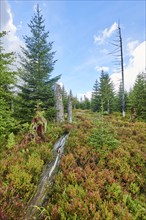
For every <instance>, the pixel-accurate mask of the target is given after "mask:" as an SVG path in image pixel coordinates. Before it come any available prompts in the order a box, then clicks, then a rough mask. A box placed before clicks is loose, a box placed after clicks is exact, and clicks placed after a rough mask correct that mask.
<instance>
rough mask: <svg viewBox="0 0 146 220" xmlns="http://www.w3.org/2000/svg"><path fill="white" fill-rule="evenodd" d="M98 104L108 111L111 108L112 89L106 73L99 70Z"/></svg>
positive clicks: (112, 99) (112, 101) (112, 100)
mask: <svg viewBox="0 0 146 220" xmlns="http://www.w3.org/2000/svg"><path fill="white" fill-rule="evenodd" d="M99 95H100V106H101V108H102V110H103V111H107V112H108V113H110V112H111V111H112V110H113V103H114V89H113V84H112V82H111V80H110V77H109V75H108V73H105V72H104V71H103V70H102V71H101V76H100V82H99Z"/></svg>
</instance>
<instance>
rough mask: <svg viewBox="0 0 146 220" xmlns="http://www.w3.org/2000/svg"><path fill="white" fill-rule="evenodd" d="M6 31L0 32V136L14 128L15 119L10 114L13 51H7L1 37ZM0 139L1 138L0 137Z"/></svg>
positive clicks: (13, 76)
mask: <svg viewBox="0 0 146 220" xmlns="http://www.w3.org/2000/svg"><path fill="white" fill-rule="evenodd" d="M5 35H6V32H0V137H1V138H2V136H3V137H5V136H6V135H7V134H9V132H11V131H12V130H13V129H14V125H15V121H14V118H13V116H12V114H13V112H12V102H13V99H14V96H13V92H12V88H13V86H14V85H15V82H16V72H15V71H13V70H12V69H11V68H10V66H11V67H12V65H13V62H14V60H15V56H14V53H7V52H6V51H5V49H4V46H3V43H2V38H3V37H4V36H5ZM0 140H2V139H0Z"/></svg>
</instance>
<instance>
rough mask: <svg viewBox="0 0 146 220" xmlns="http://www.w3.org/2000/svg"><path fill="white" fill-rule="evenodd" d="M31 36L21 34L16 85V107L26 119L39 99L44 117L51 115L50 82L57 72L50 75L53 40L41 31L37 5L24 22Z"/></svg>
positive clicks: (30, 117) (42, 26)
mask: <svg viewBox="0 0 146 220" xmlns="http://www.w3.org/2000/svg"><path fill="white" fill-rule="evenodd" d="M28 26H29V28H30V32H31V36H25V37H24V40H25V48H22V54H23V55H21V56H20V58H21V70H20V71H19V72H20V78H21V79H22V85H19V88H20V93H19V100H18V101H19V103H20V106H19V110H18V115H20V117H21V120H23V119H24V121H30V120H31V119H32V117H33V115H34V111H35V107H36V106H37V105H38V103H40V105H41V107H42V108H43V109H44V110H45V113H46V116H47V117H52V115H53V106H54V92H53V86H54V84H55V83H56V81H57V80H58V79H59V77H60V76H58V77H55V78H51V73H52V71H53V69H54V64H55V60H54V55H55V52H52V46H53V42H48V37H49V32H48V31H47V32H46V31H45V25H44V19H43V16H42V14H41V10H40V8H39V5H37V8H36V12H35V14H34V16H33V17H32V20H31V21H30V24H28Z"/></svg>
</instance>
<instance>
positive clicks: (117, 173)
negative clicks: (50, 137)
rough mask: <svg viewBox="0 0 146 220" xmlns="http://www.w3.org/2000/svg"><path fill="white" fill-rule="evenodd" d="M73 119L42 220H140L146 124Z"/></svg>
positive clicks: (96, 117) (108, 118)
mask: <svg viewBox="0 0 146 220" xmlns="http://www.w3.org/2000/svg"><path fill="white" fill-rule="evenodd" d="M74 117H75V127H74V129H73V130H72V132H71V134H70V136H69V138H68V142H67V146H66V154H65V156H64V157H63V158H62V161H61V166H60V173H59V174H58V175H57V176H56V179H55V184H54V185H53V187H52V186H51V187H50V189H49V199H48V205H47V206H46V212H47V213H44V215H43V214H42V219H45V217H47V218H48V219H54V220H58V219H71V220H72V219H80V220H82V219H87V220H92V219H99V220H103V219H105V220H107V219H109V220H111V219H121V220H125V219H131V220H132V219H135V220H140V219H144V218H145V199H144V189H145V187H144V173H145V168H144V143H145V141H146V139H145V137H144V132H146V127H145V124H144V123H140V124H139V123H135V124H132V123H129V122H127V121H124V120H121V116H119V115H118V117H117V116H116V117H115V116H112V115H106V116H102V117H101V116H99V115H98V114H97V113H96V114H94V115H93V113H92V114H90V113H89V112H87V111H86V112H85V111H76V114H75V116H74ZM95 121H96V122H95ZM107 121H108V123H107ZM135 130H136V131H137V133H136V134H135ZM115 131H116V132H115ZM140 134H142V136H141V138H142V139H141V140H142V141H140V138H139V135H140ZM88 136H90V138H88ZM101 136H102V137H101ZM134 137H135V138H134ZM133 138H134V139H133ZM98 139H99V140H98ZM91 140H92V141H93V143H92V144H91V146H89V144H90V141H91ZM97 146H98V147H97ZM113 146H114V147H113ZM117 146H118V147H117ZM96 147H97V148H96ZM95 149H96V150H95Z"/></svg>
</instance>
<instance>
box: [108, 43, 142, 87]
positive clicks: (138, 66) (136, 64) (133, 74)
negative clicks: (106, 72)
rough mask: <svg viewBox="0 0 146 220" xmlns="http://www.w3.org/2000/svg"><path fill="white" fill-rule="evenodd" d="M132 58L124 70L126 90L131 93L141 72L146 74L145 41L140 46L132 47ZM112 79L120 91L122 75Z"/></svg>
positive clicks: (112, 76)
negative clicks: (130, 90)
mask: <svg viewBox="0 0 146 220" xmlns="http://www.w3.org/2000/svg"><path fill="white" fill-rule="evenodd" d="M136 44H137V41H135V43H133V42H131V44H129V45H136ZM129 53H130V58H129V62H128V65H126V66H125V70H124V79H125V89H126V90H127V91H129V89H130V88H132V87H133V85H134V83H135V80H136V78H137V75H138V74H139V73H141V72H144V71H145V69H146V41H143V42H142V43H140V44H139V45H137V46H136V47H135V46H131V47H130V50H129ZM111 79H112V81H113V82H114V84H115V87H116V90H117V89H118V86H119V83H120V80H121V73H114V74H112V75H111Z"/></svg>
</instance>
